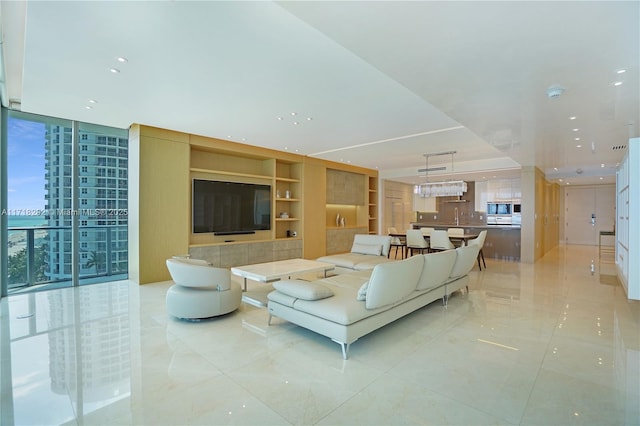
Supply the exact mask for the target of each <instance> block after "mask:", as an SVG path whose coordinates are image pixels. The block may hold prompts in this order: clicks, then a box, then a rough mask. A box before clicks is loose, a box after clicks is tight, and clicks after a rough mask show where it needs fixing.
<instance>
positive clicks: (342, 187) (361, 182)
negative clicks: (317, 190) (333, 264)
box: [325, 168, 378, 254]
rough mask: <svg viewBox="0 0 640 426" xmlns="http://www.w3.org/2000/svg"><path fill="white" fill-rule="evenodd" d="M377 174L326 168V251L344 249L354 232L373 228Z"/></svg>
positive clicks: (375, 214) (374, 228) (348, 244)
mask: <svg viewBox="0 0 640 426" xmlns="http://www.w3.org/2000/svg"><path fill="white" fill-rule="evenodd" d="M377 198H378V195H377V176H375V175H374V176H371V175H367V174H363V173H357V172H353V171H346V170H337V169H334V168H327V170H326V203H327V204H326V215H325V225H326V229H327V230H326V240H327V244H326V254H335V253H343V252H347V251H349V250H350V249H351V245H352V244H353V237H354V235H356V234H371V233H373V234H375V233H376V232H377Z"/></svg>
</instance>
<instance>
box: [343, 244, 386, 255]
mask: <svg viewBox="0 0 640 426" xmlns="http://www.w3.org/2000/svg"><path fill="white" fill-rule="evenodd" d="M351 253H359V254H371V255H373V256H380V253H382V244H361V243H353V246H351Z"/></svg>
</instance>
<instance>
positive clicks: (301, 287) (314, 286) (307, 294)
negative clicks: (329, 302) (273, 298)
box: [273, 280, 333, 300]
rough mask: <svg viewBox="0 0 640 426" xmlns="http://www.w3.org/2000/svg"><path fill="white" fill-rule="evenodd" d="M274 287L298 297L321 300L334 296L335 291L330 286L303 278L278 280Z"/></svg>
mask: <svg viewBox="0 0 640 426" xmlns="http://www.w3.org/2000/svg"><path fill="white" fill-rule="evenodd" d="M273 287H274V288H275V289H276V290H278V291H279V292H281V293H284V294H286V295H288V296H291V297H295V298H297V299H304V300H320V299H326V298H327V297H331V296H333V291H331V289H330V288H328V287H325V286H323V285H322V284H318V283H315V282H309V281H303V280H283V281H277V282H275V283H273Z"/></svg>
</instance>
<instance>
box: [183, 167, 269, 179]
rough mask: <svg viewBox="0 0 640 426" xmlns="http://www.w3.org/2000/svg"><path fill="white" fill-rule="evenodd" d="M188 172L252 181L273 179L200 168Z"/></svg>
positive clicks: (264, 176)
mask: <svg viewBox="0 0 640 426" xmlns="http://www.w3.org/2000/svg"><path fill="white" fill-rule="evenodd" d="M190 171H191V172H192V173H206V174H210V175H224V176H235V177H244V178H253V179H269V180H270V179H273V176H266V175H256V174H252V173H235V172H230V171H227V170H212V169H200V168H195V167H193V168H191V169H190Z"/></svg>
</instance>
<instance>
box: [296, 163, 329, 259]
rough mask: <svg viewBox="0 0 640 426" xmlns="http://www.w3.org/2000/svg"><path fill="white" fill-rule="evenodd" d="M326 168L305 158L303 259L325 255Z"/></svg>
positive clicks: (303, 181)
mask: <svg viewBox="0 0 640 426" xmlns="http://www.w3.org/2000/svg"><path fill="white" fill-rule="evenodd" d="M326 170H327V169H326V167H325V165H324V164H323V163H322V161H320V160H316V159H311V158H305V161H304V179H303V180H302V187H303V192H304V199H303V202H302V210H303V216H304V221H303V223H302V227H303V235H304V250H303V252H304V257H305V259H317V258H318V257H321V256H324V255H325V254H326V247H327V234H326V224H325V220H326V206H327V175H326Z"/></svg>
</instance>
